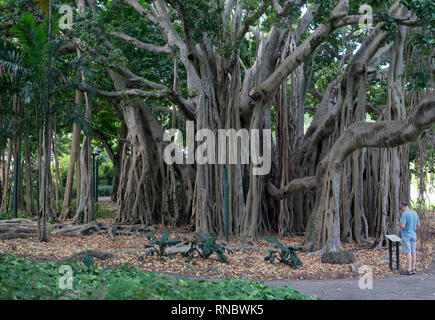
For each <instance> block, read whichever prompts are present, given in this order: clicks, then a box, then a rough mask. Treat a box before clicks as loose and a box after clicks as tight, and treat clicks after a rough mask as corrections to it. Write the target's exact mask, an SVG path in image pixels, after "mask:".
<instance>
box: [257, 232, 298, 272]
mask: <svg viewBox="0 0 435 320" xmlns="http://www.w3.org/2000/svg"><path fill="white" fill-rule="evenodd" d="M264 240H266V241H267V242H269V243H272V244H274V245H275V248H277V249H279V250H274V249H272V250H269V254H268V255H267V256H266V257H265V258H264V260H265V261H270V263H273V262H274V261H275V259H278V260H279V262H282V263H286V264H288V265H290V266H291V267H293V268H295V269H297V268H299V267H300V266H302V265H303V263H302V261H301V260H300V259H299V258H298V256H297V255H296V253H295V252H297V251H301V250H302V249H301V248H300V247H292V246H285V245H283V244H282V243H281V242H279V241H278V240H277V239H276V238H274V237H264ZM278 255H279V256H278Z"/></svg>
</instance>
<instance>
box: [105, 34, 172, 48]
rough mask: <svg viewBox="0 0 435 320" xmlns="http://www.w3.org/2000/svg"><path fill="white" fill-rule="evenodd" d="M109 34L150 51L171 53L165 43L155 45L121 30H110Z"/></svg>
mask: <svg viewBox="0 0 435 320" xmlns="http://www.w3.org/2000/svg"><path fill="white" fill-rule="evenodd" d="M110 35H112V36H114V37H117V38H119V39H123V40H125V41H126V42H128V43H130V44H132V45H134V46H135V47H137V48H141V49H144V50H147V51H150V52H157V53H171V51H170V49H169V46H168V45H165V46H156V45H154V44H151V43H144V42H142V41H140V40H138V39H136V38H133V37H130V36H129V35H127V34H125V33H123V32H119V31H112V32H110Z"/></svg>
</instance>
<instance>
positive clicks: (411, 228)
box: [400, 210, 420, 239]
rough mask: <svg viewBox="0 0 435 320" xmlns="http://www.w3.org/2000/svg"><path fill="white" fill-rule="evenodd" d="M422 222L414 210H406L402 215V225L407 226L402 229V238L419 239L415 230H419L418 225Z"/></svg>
mask: <svg viewBox="0 0 435 320" xmlns="http://www.w3.org/2000/svg"><path fill="white" fill-rule="evenodd" d="M419 221H420V219H418V214H417V212H415V211H414V210H406V211H404V212H403V213H402V219H401V220H400V223H401V224H404V225H405V228H403V229H402V238H413V239H416V238H417V234H416V233H415V230H416V229H417V224H418V222H419Z"/></svg>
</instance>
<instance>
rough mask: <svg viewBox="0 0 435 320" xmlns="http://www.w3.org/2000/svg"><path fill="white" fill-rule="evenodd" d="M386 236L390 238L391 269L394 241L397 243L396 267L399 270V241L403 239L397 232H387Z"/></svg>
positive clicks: (391, 267)
mask: <svg viewBox="0 0 435 320" xmlns="http://www.w3.org/2000/svg"><path fill="white" fill-rule="evenodd" d="M385 238H387V239H388V253H389V258H390V259H389V260H390V270H393V242H395V243H396V267H397V270H399V268H400V255H399V243H400V242H401V241H402V239H400V238H399V237H398V236H396V235H395V234H387V235H385Z"/></svg>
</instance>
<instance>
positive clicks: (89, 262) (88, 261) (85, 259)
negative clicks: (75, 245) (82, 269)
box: [82, 245, 94, 269]
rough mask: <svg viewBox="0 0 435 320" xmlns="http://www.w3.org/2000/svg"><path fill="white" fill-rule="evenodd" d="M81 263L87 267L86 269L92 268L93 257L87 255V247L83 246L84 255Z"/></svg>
mask: <svg viewBox="0 0 435 320" xmlns="http://www.w3.org/2000/svg"><path fill="white" fill-rule="evenodd" d="M82 262H83V264H84V265H85V266H86V267H88V269H92V268H93V267H94V257H92V256H90V255H89V254H88V245H85V255H84V257H83V261H82Z"/></svg>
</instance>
